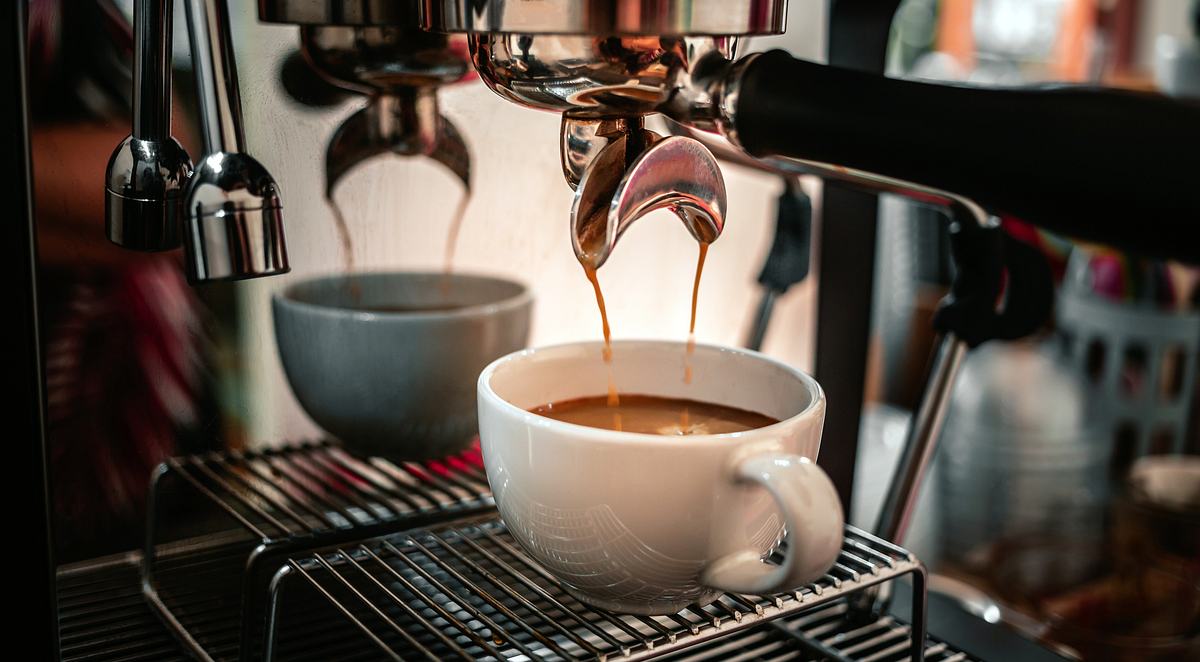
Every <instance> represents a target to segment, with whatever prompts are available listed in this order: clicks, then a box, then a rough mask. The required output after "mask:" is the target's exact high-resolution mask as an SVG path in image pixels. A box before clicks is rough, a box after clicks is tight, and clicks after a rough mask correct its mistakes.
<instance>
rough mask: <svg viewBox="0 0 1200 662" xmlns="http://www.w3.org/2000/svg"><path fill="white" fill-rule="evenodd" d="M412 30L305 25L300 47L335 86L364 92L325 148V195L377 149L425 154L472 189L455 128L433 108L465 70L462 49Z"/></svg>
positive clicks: (442, 38) (466, 152) (377, 152)
mask: <svg viewBox="0 0 1200 662" xmlns="http://www.w3.org/2000/svg"><path fill="white" fill-rule="evenodd" d="M450 39H451V38H449V37H447V36H446V35H437V34H429V33H425V32H421V31H420V30H417V29H415V28H407V29H406V28H398V27H386V28H379V27H343V26H333V27H330V26H311V27H310V26H306V27H303V28H301V31H300V48H301V53H302V54H303V55H304V58H305V60H306V62H307V63H308V64H309V66H310V67H311V68H312V69H313V70H314V71H316V72H317V73H318V74H319V75H320V76H321V77H323V78H325V79H326V80H328V81H330V82H332V83H333V84H334V85H337V86H338V87H341V88H343V89H346V90H350V91H352V92H355V93H357V94H363V95H366V96H367V105H366V106H365V107H364V108H363V109H361V110H359V111H358V112H356V113H354V114H353V115H351V116H350V117H349V118H347V119H346V120H345V121H344V122H342V124H341V125H340V126H339V127H338V128H337V129H336V130H335V132H334V134H333V137H332V138H330V141H329V145H328V146H327V147H326V150H325V194H326V197H327V198H331V197H332V195H333V191H334V189H335V188H336V187H337V184H338V182H339V181H340V180H341V179H342V178H343V177H344V176H345V175H346V174H347V173H349V172H350V171H351V170H352V169H354V168H355V167H356V166H358V165H359V164H361V163H363V162H364V161H366V160H368V159H370V158H373V157H375V156H378V155H382V154H396V155H398V156H427V157H429V158H431V159H433V160H435V161H437V162H439V163H441V164H442V165H444V166H445V167H446V168H447V169H449V170H450V172H451V173H453V174H454V176H455V177H456V178H458V180H459V181H461V182H462V184H463V188H464V189H465V190H467V191H470V189H471V156H470V151H469V150H468V148H467V145H466V142H465V141H464V140H463V137H462V134H461V133H460V132H459V130H458V128H457V127H455V125H454V124H453V123H452V122H451V121H450V120H449V119H448V118H446V117H445V116H443V115H442V114H441V112H440V111H439V110H438V97H437V91H438V89H439V88H440V87H441V86H444V85H450V84H453V83H457V82H460V81H462V80H463V79H464V78H466V77H467V75H468V74H469V72H470V71H471V68H470V64H469V63H468V62H467V60H466V59H465V58H466V50H465V48H460V49H455V48H453V47H452V46H453V45H452V44H451V42H450Z"/></svg>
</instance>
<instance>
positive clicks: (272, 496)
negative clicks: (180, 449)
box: [142, 442, 492, 660]
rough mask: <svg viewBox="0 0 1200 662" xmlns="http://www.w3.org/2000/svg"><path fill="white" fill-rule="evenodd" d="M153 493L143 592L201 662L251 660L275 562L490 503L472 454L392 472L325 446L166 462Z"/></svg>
mask: <svg viewBox="0 0 1200 662" xmlns="http://www.w3.org/2000/svg"><path fill="white" fill-rule="evenodd" d="M152 490H153V491H152V495H151V500H150V512H149V520H148V526H147V538H146V548H145V552H144V555H143V556H144V558H143V561H142V580H143V590H144V592H145V596H146V599H147V601H148V602H149V603H150V605H151V606H152V607H153V608H154V609H155V611H156V612H157V613H158V615H159V617H160V618H162V620H163V622H164V623H166V624H167V626H168V627H170V628H171V629H172V631H173V632H174V633H175V635H176V636H177V637H178V638H179V639H180V641H181V642H183V643H184V645H185V646H186V647H187V648H188V650H189V651H190V652H191V654H193V655H194V656H196V657H198V658H200V659H204V660H213V659H230V658H236V657H238V656H239V655H240V656H241V658H242V659H247V660H249V659H257V658H258V657H259V654H258V647H259V646H260V645H261V638H262V635H263V632H262V624H263V618H262V611H261V610H262V609H263V608H264V606H265V604H264V603H265V599H266V595H267V584H268V582H269V581H270V577H271V575H272V574H274V572H275V571H276V570H277V569H278V568H279V567H280V564H281V563H283V561H282V560H281V559H282V558H283V557H284V555H286V554H290V553H298V552H299V550H307V549H315V548H319V547H321V546H323V545H331V544H337V543H343V542H346V541H354V540H362V539H364V538H367V537H370V536H372V535H380V534H382V533H384V532H387V531H395V530H396V529H398V528H404V527H405V526H406V525H407V526H414V525H420V524H422V523H426V522H429V521H438V520H445V519H448V518H450V517H454V516H461V515H463V514H465V513H472V512H477V511H479V510H482V509H485V508H490V504H491V503H492V501H491V493H490V491H489V490H488V485H487V478H486V477H485V476H484V474H483V470H482V466H481V460H480V458H479V455H478V452H477V451H474V452H472V451H468V452H467V453H464V454H462V455H459V456H455V457H450V458H446V459H443V460H439V461H430V462H424V463H415V462H403V463H392V462H388V461H387V460H382V459H379V458H371V459H369V460H364V459H359V458H356V457H353V456H351V455H350V454H348V453H346V452H345V451H343V450H342V449H341V448H340V447H339V446H337V445H336V444H333V443H329V442H323V443H315V444H302V445H296V446H287V447H284V448H280V449H276V450H266V451H259V452H225V453H209V454H206V455H202V456H190V457H180V458H173V459H171V460H169V461H168V462H167V463H165V464H164V465H162V466H161V467H160V468H159V469H158V471H157V472H156V473H155V476H154V481H153V486H152ZM197 605H224V607H215V608H209V609H206V610H199V609H197ZM236 605H241V608H240V609H239V608H237V607H236Z"/></svg>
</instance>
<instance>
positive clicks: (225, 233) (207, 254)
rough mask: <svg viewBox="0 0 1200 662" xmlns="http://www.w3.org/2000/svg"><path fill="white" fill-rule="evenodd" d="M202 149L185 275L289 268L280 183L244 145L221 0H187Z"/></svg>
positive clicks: (189, 202) (190, 200)
mask: <svg viewBox="0 0 1200 662" xmlns="http://www.w3.org/2000/svg"><path fill="white" fill-rule="evenodd" d="M185 7H186V9H187V22H188V35H189V37H190V38H191V46H192V61H193V63H194V66H195V69H196V87H197V92H198V97H199V101H200V110H201V120H202V121H201V124H202V128H203V131H204V144H205V151H206V152H207V154H206V155H205V157H204V158H203V159H201V161H200V163H199V165H198V166H197V167H196V171H195V172H194V173H193V174H192V179H191V184H190V185H189V187H188V191H187V198H186V204H185V207H186V214H187V227H186V229H185V236H184V240H185V248H186V253H187V272H188V280H190V281H192V282H194V283H195V282H206V281H215V280H241V279H244V278H257V277H260V276H270V275H274V274H281V273H287V272H288V271H289V267H288V261H287V250H286V247H285V245H284V236H283V210H282V206H281V203H280V199H279V186H278V185H277V184H276V183H275V180H274V179H273V178H272V177H271V174H270V173H269V172H267V169H266V168H265V167H263V165H262V164H261V163H259V162H258V161H257V160H255V159H254V158H253V157H251V156H249V155H247V154H245V153H244V152H243V146H244V144H245V139H244V137H243V134H242V117H241V103H240V101H239V99H238V82H237V68H236V66H235V64H234V60H233V44H232V40H231V38H230V33H229V13H228V10H227V8H226V6H225V2H224V0H187V2H186V4H185Z"/></svg>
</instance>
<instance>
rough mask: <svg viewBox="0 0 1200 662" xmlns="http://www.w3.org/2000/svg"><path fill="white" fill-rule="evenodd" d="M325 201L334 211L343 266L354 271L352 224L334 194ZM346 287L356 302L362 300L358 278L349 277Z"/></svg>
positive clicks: (347, 271)
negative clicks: (347, 220) (348, 221)
mask: <svg viewBox="0 0 1200 662" xmlns="http://www.w3.org/2000/svg"><path fill="white" fill-rule="evenodd" d="M325 203H326V204H328V205H329V209H330V211H332V212H333V224H334V227H335V228H337V233H338V241H339V242H341V244H342V268H343V269H344V270H345V271H346V273H348V274H349V273H353V272H354V238H353V237H352V236H351V235H350V225H349V224H348V223H347V222H346V214H345V213H344V212H343V211H342V206H341V205H339V204H338V203H337V201H336V200H334V199H333V196H332V195H330V196H326V198H325ZM346 282H347V285H346V288H347V289H348V290H349V292H350V299H351V301H353V302H354V303H355V304H358V303H359V302H361V301H362V286H361V285H359V283H358V279H357V278H353V277H352V278H349V279H347V281H346Z"/></svg>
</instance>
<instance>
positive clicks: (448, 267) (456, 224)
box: [441, 189, 471, 296]
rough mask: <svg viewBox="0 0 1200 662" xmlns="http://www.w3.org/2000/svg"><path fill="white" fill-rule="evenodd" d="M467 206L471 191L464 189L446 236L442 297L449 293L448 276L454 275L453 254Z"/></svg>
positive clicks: (469, 201) (469, 202)
mask: <svg viewBox="0 0 1200 662" xmlns="http://www.w3.org/2000/svg"><path fill="white" fill-rule="evenodd" d="M469 204H471V189H466V190H465V191H463V196H462V198H460V199H459V201H458V206H457V207H455V208H454V216H453V217H452V218H451V219H450V230H449V233H448V234H447V235H446V250H445V253H444V254H443V258H442V283H441V288H442V296H448V295H449V293H450V274H452V273H454V252H455V250H456V249H457V247H458V234H459V231H460V230H461V229H462V224H463V219H464V218H466V215H467V205H469Z"/></svg>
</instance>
